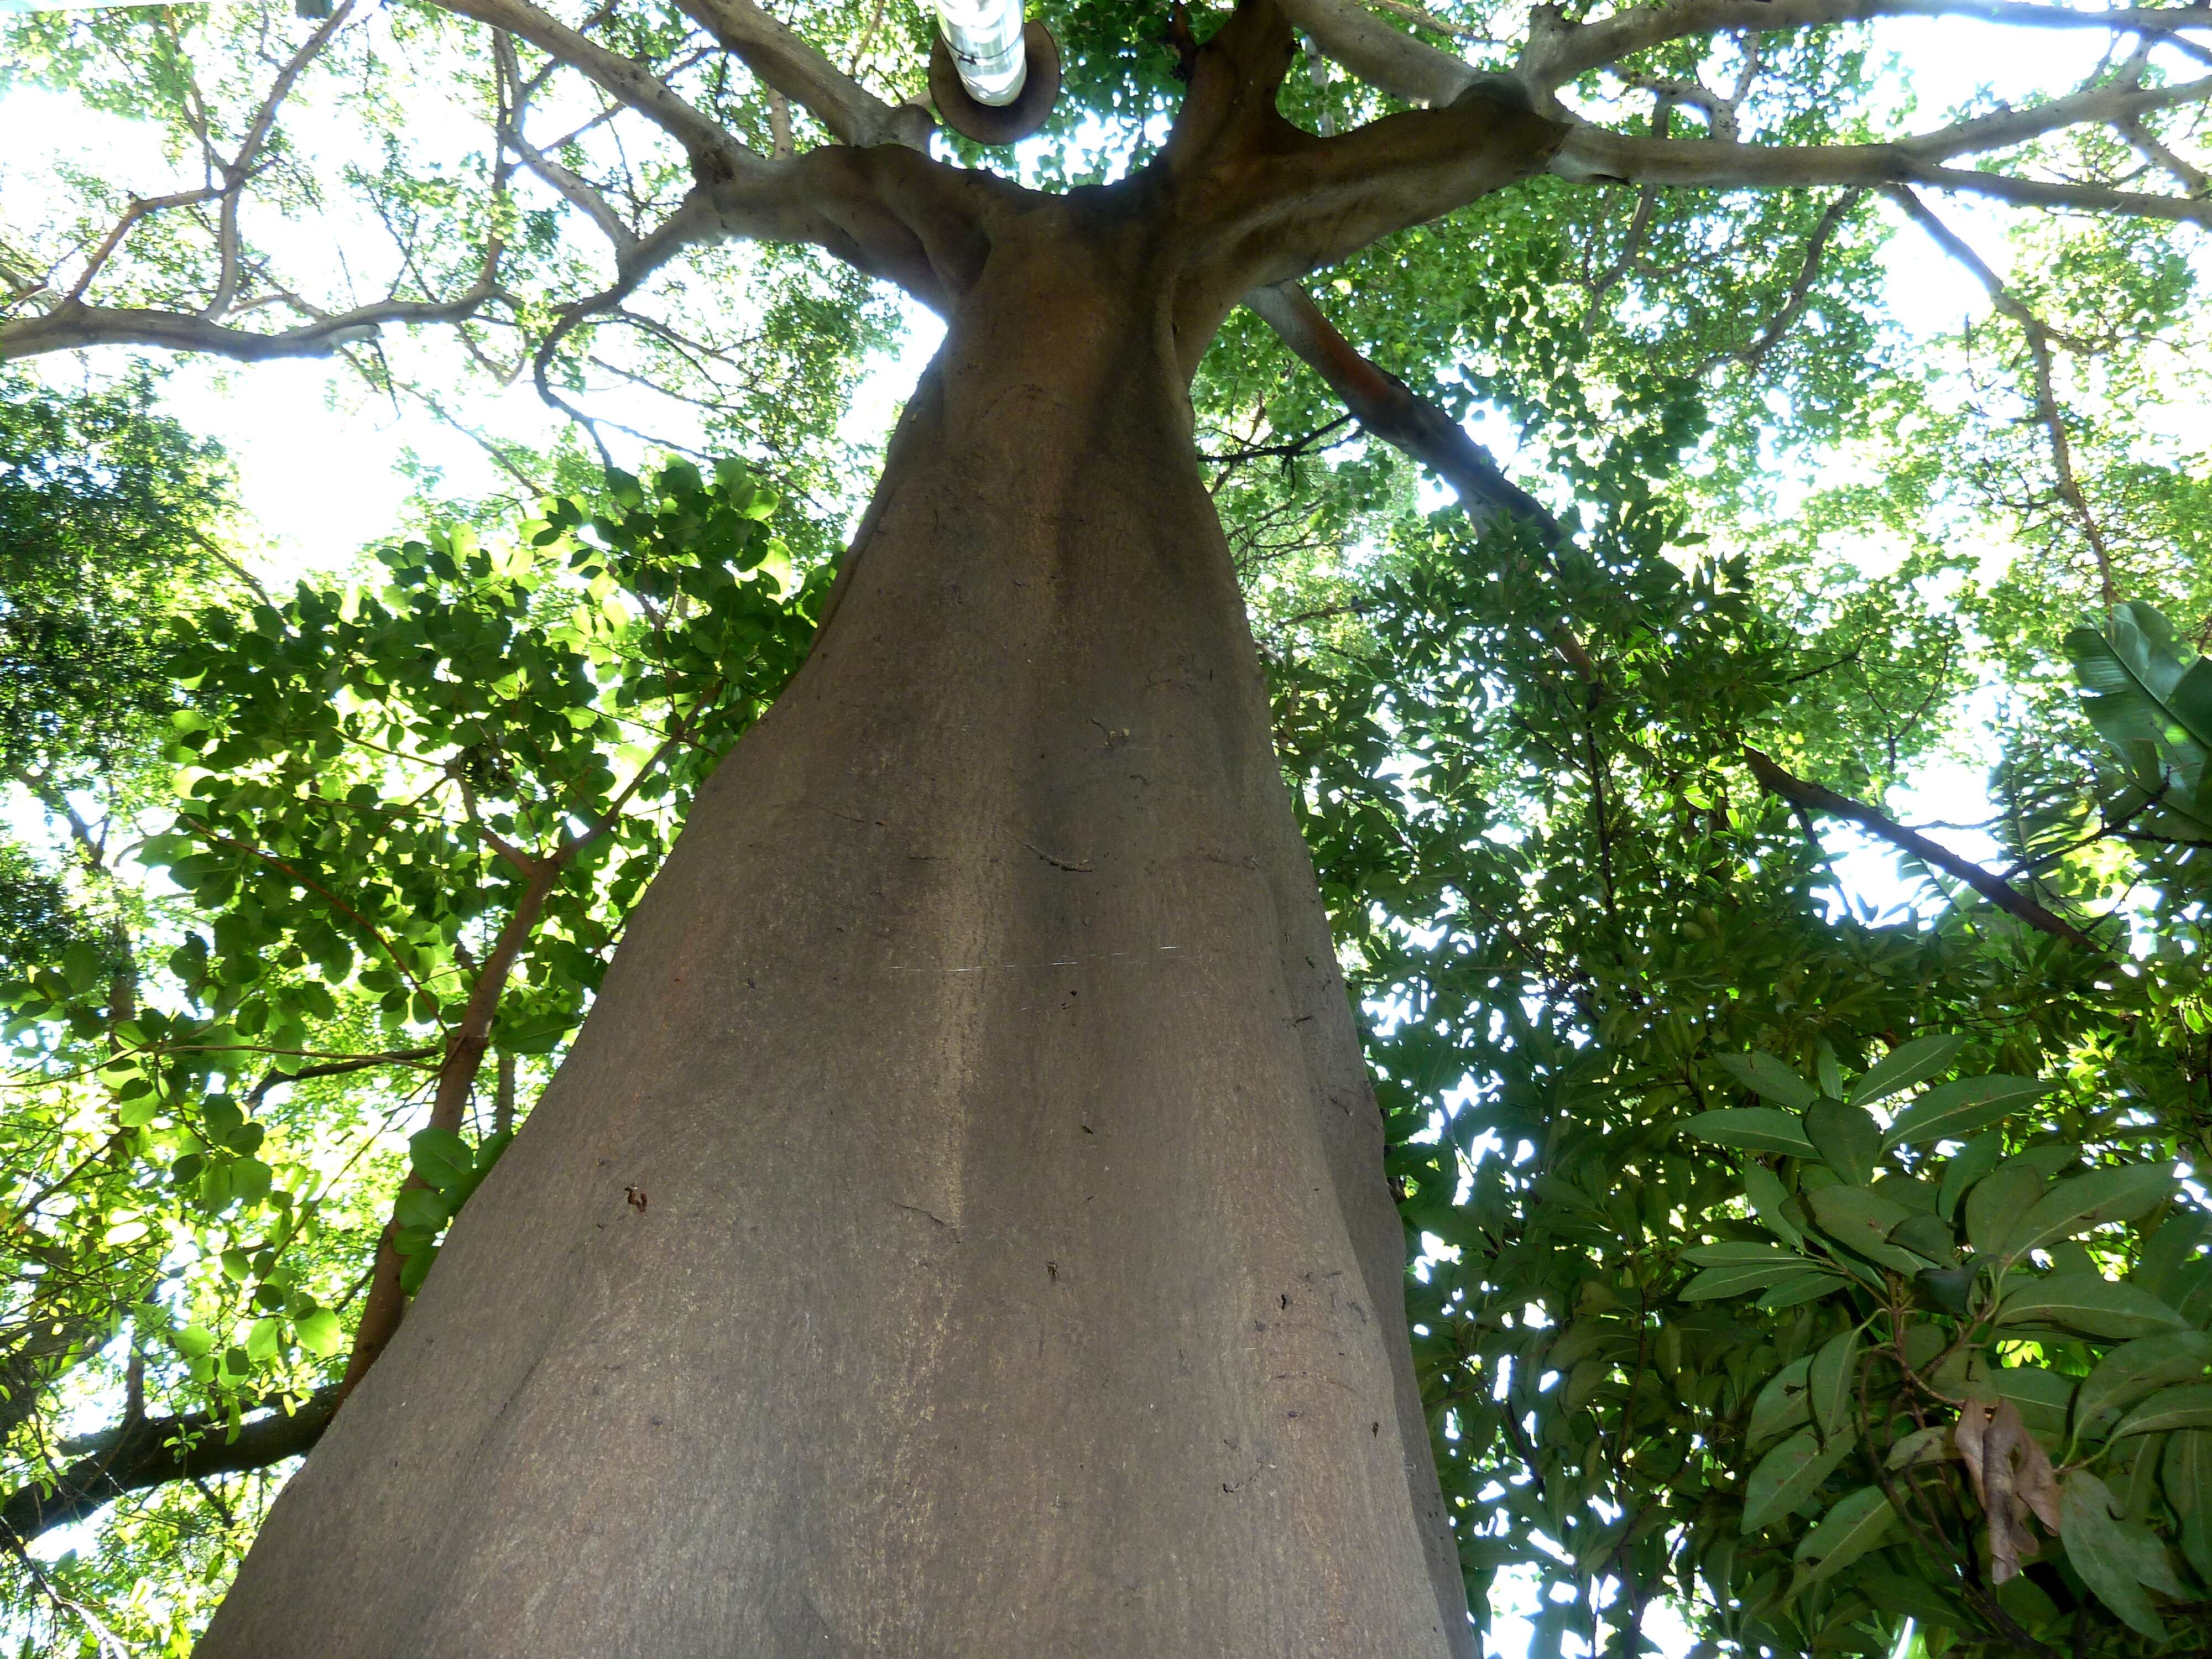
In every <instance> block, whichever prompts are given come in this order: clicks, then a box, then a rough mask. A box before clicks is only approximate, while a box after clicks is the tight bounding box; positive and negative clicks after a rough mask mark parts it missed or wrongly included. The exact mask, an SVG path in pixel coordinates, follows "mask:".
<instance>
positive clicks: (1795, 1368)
mask: <svg viewBox="0 0 2212 1659" xmlns="http://www.w3.org/2000/svg"><path fill="white" fill-rule="evenodd" d="M1812 1369H1813V1358H1812V1356H1811V1355H1810V1354H1808V1355H1807V1356H1806V1357H1805V1358H1802V1359H1793V1360H1791V1361H1790V1363H1789V1364H1787V1365H1784V1367H1783V1368H1782V1369H1781V1370H1778V1371H1777V1372H1775V1374H1774V1375H1773V1376H1771V1377H1769V1378H1768V1379H1767V1383H1766V1386H1765V1388H1763V1389H1760V1390H1759V1397H1758V1398H1757V1399H1756V1400H1754V1401H1752V1403H1751V1424H1750V1426H1749V1427H1748V1428H1747V1429H1746V1431H1745V1438H1746V1439H1747V1441H1748V1442H1749V1443H1751V1444H1752V1445H1754V1446H1756V1445H1759V1443H1762V1442H1764V1441H1767V1440H1771V1439H1772V1438H1773V1437H1775V1436H1776V1435H1778V1434H1781V1433H1784V1432H1785V1431H1788V1430H1790V1429H1794V1428H1796V1426H1797V1425H1799V1424H1800V1423H1810V1422H1811V1421H1812V1420H1813V1408H1812V1403H1811V1401H1809V1400H1808V1398H1807V1397H1806V1389H1807V1388H1808V1372H1810V1371H1811V1370H1812Z"/></svg>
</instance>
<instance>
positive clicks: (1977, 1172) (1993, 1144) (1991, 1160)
mask: <svg viewBox="0 0 2212 1659" xmlns="http://www.w3.org/2000/svg"><path fill="white" fill-rule="evenodd" d="M2003 1156H2004V1137H2003V1136H2002V1134H2000V1133H1997V1132H1996V1131H1995V1130H1991V1131H1990V1133H1988V1134H1985V1135H1977V1136H1975V1137H1974V1138H1973V1139H1972V1140H1970V1141H1968V1142H1967V1143H1966V1146H1964V1147H1962V1148H1961V1149H1960V1152H1959V1153H1958V1154H1957V1156H1956V1157H1954V1158H1952V1159H1951V1161H1950V1162H1949V1163H1948V1164H1945V1165H1944V1166H1943V1179H1942V1183H1941V1184H1940V1185H1939V1186H1938V1187H1937V1188H1936V1214H1937V1215H1939V1216H1941V1217H1942V1218H1943V1219H1944V1220H1946V1221H1949V1222H1954V1223H1955V1222H1956V1221H1957V1220H1958V1218H1959V1200H1960V1199H1962V1198H1964V1197H1965V1196H1966V1188H1969V1187H1971V1186H1972V1185H1973V1184H1974V1183H1975V1182H1978V1181H1979V1180H1980V1179H1981V1178H1982V1177H1983V1176H1985V1175H1987V1174H1988V1173H1989V1172H1990V1170H1994V1169H1996V1166H1997V1160H1998V1159H1999V1158H2002V1157H2003Z"/></svg>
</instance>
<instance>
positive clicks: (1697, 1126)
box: [1682, 1106, 1814, 1158]
mask: <svg viewBox="0 0 2212 1659" xmlns="http://www.w3.org/2000/svg"><path fill="white" fill-rule="evenodd" d="M1682 1133H1684V1134H1686V1135H1692V1136H1694V1137H1696V1138H1697V1139H1699V1140H1710V1141H1711V1142H1713V1143H1714V1144H1715V1145H1716V1146H1736V1147H1741V1149H1742V1150H1744V1151H1745V1152H1781V1153H1784V1154H1785V1155H1786V1156H1788V1157H1790V1158H1811V1157H1814V1151H1813V1143H1812V1142H1811V1141H1809V1140H1808V1139H1805V1125H1804V1121H1803V1120H1802V1119H1801V1118H1800V1117H1799V1116H1798V1115H1797V1114H1796V1113H1795V1112H1784V1111H1778V1110H1776V1109H1774V1108H1773V1107H1771V1106H1730V1107H1725V1108H1723V1109H1721V1110H1719V1111H1713V1112H1699V1114H1698V1115H1696V1116H1695V1117H1693V1118H1692V1119H1691V1120H1690V1121H1688V1122H1686V1123H1685V1124H1684V1125H1683V1126H1682Z"/></svg>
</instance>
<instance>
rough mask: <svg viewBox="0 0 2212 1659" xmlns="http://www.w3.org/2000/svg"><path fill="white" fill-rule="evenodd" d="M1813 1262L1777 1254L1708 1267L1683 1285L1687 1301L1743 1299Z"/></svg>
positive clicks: (1798, 1257)
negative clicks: (1723, 1265)
mask: <svg viewBox="0 0 2212 1659" xmlns="http://www.w3.org/2000/svg"><path fill="white" fill-rule="evenodd" d="M1812 1266H1814V1263H1813V1262H1810V1261H1807V1260H1806V1259H1805V1258H1804V1257H1802V1256H1795V1257H1792V1256H1789V1255H1776V1256H1775V1257H1773V1258H1772V1259H1771V1260H1766V1261H1738V1262H1733V1263H1730V1264H1729V1266H1727V1267H1708V1268H1706V1269H1705V1272H1703V1273H1699V1274H1698V1275H1697V1276H1696V1277H1695V1278H1694V1279H1691V1281H1690V1282H1689V1283H1688V1284H1686V1285H1683V1286H1682V1291H1681V1297H1682V1300H1683V1301H1685V1302H1711V1301H1712V1300H1713V1299H1715V1298H1716V1297H1724V1296H1743V1295H1745V1294H1747V1293H1748V1292H1750V1291H1756V1290H1763V1289H1764V1288H1765V1287H1766V1286H1767V1285H1771V1284H1774V1283H1776V1282H1777V1281H1778V1280H1780V1279H1794V1278H1795V1277H1796V1275H1798V1274H1799V1273H1803V1272H1804V1271H1805V1270H1806V1269H1807V1268H1808V1267H1812Z"/></svg>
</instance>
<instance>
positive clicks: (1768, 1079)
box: [1720, 1050, 1820, 1112]
mask: <svg viewBox="0 0 2212 1659" xmlns="http://www.w3.org/2000/svg"><path fill="white" fill-rule="evenodd" d="M1720 1063H1721V1066H1722V1067H1723V1069H1724V1070H1726V1071H1727V1072H1728V1073H1729V1074H1730V1075H1731V1076H1733V1077H1734V1078H1735V1079H1736V1081H1737V1082H1739V1083H1741V1084H1742V1085H1744V1086H1745V1087H1746V1088H1747V1089H1749V1090H1751V1091H1752V1092H1753V1093H1754V1094H1758V1095H1761V1096H1764V1097H1765V1098H1766V1099H1768V1100H1775V1101H1779V1102H1781V1103H1782V1104H1784V1106H1787V1107H1789V1108H1790V1109H1791V1110H1793V1111H1799V1112H1802V1111H1803V1110H1804V1109H1806V1108H1807V1107H1808V1106H1810V1105H1811V1104H1812V1103H1814V1101H1816V1100H1818V1099H1819V1098H1820V1091H1819V1090H1818V1089H1816V1088H1814V1086H1813V1085H1811V1084H1809V1083H1808V1082H1807V1081H1806V1080H1805V1079H1803V1078H1802V1077H1799V1076H1798V1075H1797V1073H1795V1072H1793V1071H1791V1070H1790V1068H1789V1067H1788V1066H1785V1065H1784V1064H1783V1063H1782V1062H1781V1061H1780V1060H1777V1059H1776V1058H1775V1057H1774V1056H1773V1055H1772V1054H1767V1053H1765V1051H1764V1050H1760V1051H1757V1052H1754V1053H1752V1054H1723V1055H1722V1056H1721V1062H1720Z"/></svg>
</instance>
